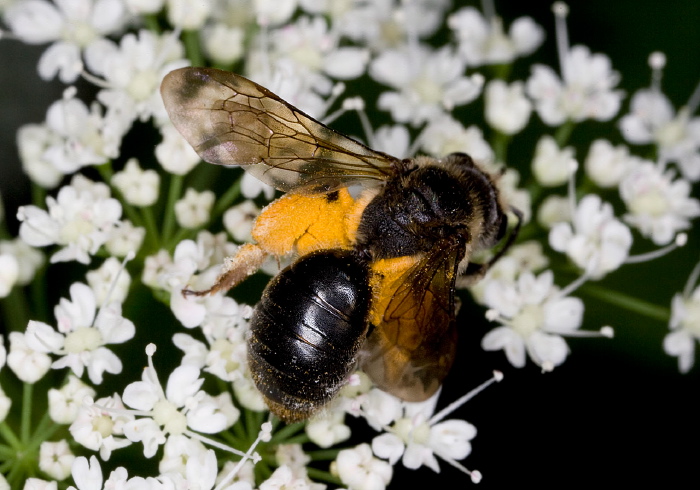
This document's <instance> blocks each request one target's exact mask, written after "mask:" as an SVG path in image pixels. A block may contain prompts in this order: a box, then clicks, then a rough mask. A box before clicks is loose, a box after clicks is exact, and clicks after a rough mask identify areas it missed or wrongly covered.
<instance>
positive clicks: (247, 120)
mask: <svg viewBox="0 0 700 490" xmlns="http://www.w3.org/2000/svg"><path fill="white" fill-rule="evenodd" d="M161 92H162V95H163V100H164V102H165V106H166V109H167V110H168V113H169V115H170V118H171V120H172V121H173V123H174V125H175V127H176V128H178V130H179V131H180V132H181V133H182V134H183V136H184V137H185V138H186V139H187V140H188V142H189V143H190V144H191V145H192V146H193V147H194V149H195V150H196V151H197V152H198V153H199V155H200V156H201V157H202V158H203V159H204V160H205V161H208V162H210V163H215V164H221V165H240V166H242V167H243V168H244V169H246V171H248V172H250V173H251V174H253V175H255V176H256V177H258V178H259V179H261V180H262V181H264V182H266V183H268V184H270V185H273V186H275V187H276V188H277V189H279V190H282V191H285V192H287V194H285V195H284V196H282V197H281V198H280V199H278V200H277V201H275V202H273V203H272V204H270V205H269V206H268V207H267V208H265V210H264V211H263V212H262V213H261V214H260V216H259V217H258V219H257V221H256V224H255V227H254V229H253V233H252V235H253V238H254V240H255V243H254V244H248V245H246V246H244V247H242V248H241V251H240V252H239V253H238V255H237V256H236V257H234V258H233V259H232V260H231V261H229V262H228V266H227V268H226V269H225V270H224V271H223V273H222V275H221V276H220V277H219V279H218V280H217V283H216V284H215V285H214V286H213V287H212V288H210V289H208V290H206V291H198V292H191V291H188V293H190V294H199V295H201V294H210V293H213V292H216V291H225V290H228V289H229V288H230V287H232V286H234V285H235V284H237V283H238V282H240V281H241V280H242V279H244V278H245V277H246V276H247V275H248V274H251V273H253V272H254V271H255V270H257V268H258V267H259V266H260V264H261V263H262V261H263V259H264V258H265V257H266V256H267V255H276V256H280V255H285V254H288V253H296V254H297V255H298V257H299V258H298V259H297V261H296V262H295V263H293V264H292V265H291V267H289V268H287V269H285V270H284V271H282V272H281V273H280V274H279V275H278V276H277V277H276V278H275V279H274V280H273V281H272V282H271V283H270V284H269V285H268V286H267V288H266V290H265V291H264V293H263V296H262V299H261V301H260V303H259V304H258V306H257V307H256V310H255V314H254V317H253V319H252V323H251V330H252V334H251V337H250V341H249V345H248V348H249V365H250V369H251V373H252V375H253V379H254V381H255V383H256V385H257V387H258V389H260V390H261V392H262V393H263V395H264V396H265V398H266V400H267V402H268V405H269V406H270V408H271V410H272V411H273V412H274V413H276V414H277V415H279V416H280V417H281V418H283V419H284V420H287V421H293V420H300V419H303V418H306V417H308V416H310V415H312V414H313V413H315V412H316V411H317V410H319V409H320V408H321V407H323V406H324V405H325V404H326V403H328V402H329V401H330V400H331V399H332V398H333V397H334V396H335V394H336V393H337V392H338V390H339V389H340V387H341V386H342V385H343V383H344V382H345V380H346V379H347V377H348V375H349V374H350V373H351V372H352V370H353V369H355V368H356V367H357V365H359V366H360V368H361V369H362V370H364V371H365V372H366V373H367V374H368V375H369V376H370V378H371V379H372V381H373V382H374V383H375V384H376V385H377V386H379V387H380V388H381V389H383V390H385V391H387V392H389V393H392V394H394V395H396V396H399V397H400V398H403V399H404V400H410V401H420V400H425V399H426V398H428V397H430V396H431V395H432V394H433V393H435V391H436V390H437V389H438V387H439V386H440V384H441V383H442V381H443V379H444V377H445V376H446V375H447V373H448V372H449V369H450V367H451V365H452V362H453V360H454V356H455V346H456V335H457V332H456V327H455V304H454V290H455V281H456V279H457V276H458V275H459V273H460V271H461V267H460V264H464V263H465V262H469V257H470V256H471V254H472V253H473V252H474V251H475V250H478V249H481V248H487V247H491V246H493V245H495V244H496V243H497V242H498V241H500V240H501V239H502V238H503V236H504V234H505V229H506V225H507V219H506V217H505V212H504V207H503V204H502V203H501V201H500V198H499V194H498V188H497V186H496V183H495V181H494V180H493V179H492V178H491V177H490V176H489V175H488V174H487V173H486V172H484V171H483V170H482V169H480V168H479V166H478V165H477V164H476V163H475V162H474V161H473V160H472V159H471V158H470V157H469V156H468V155H466V154H463V153H455V154H452V155H449V156H447V157H445V158H443V159H441V160H435V159H431V158H426V157H418V158H416V159H410V160H399V159H397V158H395V157H392V156H390V155H386V154H384V153H381V152H377V151H374V150H371V149H370V148H367V147H366V146H364V145H362V144H361V143H358V142H357V141H355V140H352V139H350V138H348V137H346V136H343V135H341V134H339V133H336V132H335V131H333V130H332V129H329V128H327V127H326V126H324V125H322V124H321V123H319V122H317V121H315V120H313V119H312V118H310V117H309V116H307V115H306V114H304V113H303V112H301V111H299V110H298V109H296V108H294V107H292V106H290V105H289V104H287V103H286V102H284V101H283V100H281V99H279V98H278V97H277V96H275V95H274V94H272V93H271V92H269V91H268V90H266V89H265V88H263V87H260V86H259V85H257V84H255V83H254V82H251V81H250V80H247V79H245V78H243V77H241V76H238V75H234V74H232V73H227V72H222V71H219V70H214V69H209V68H183V69H180V70H176V71H174V72H171V73H170V74H168V75H167V76H166V77H165V79H164V81H163V85H162V87H161ZM356 185H360V186H362V188H363V189H364V191H362V192H361V193H360V194H359V195H358V196H355V197H353V196H352V195H351V194H350V192H349V190H348V188H349V187H350V186H356ZM516 233H517V227H516V228H515V231H514V232H513V233H511V235H510V237H509V238H508V240H507V241H506V243H505V245H504V246H503V247H502V248H501V250H500V251H499V253H498V254H496V256H495V257H494V259H492V260H491V261H490V262H487V263H486V264H473V263H469V264H468V266H467V267H466V268H465V270H464V271H463V273H464V274H465V275H466V276H467V277H468V278H473V279H474V280H476V279H478V278H479V277H481V276H483V274H484V272H485V271H486V269H488V267H489V266H490V265H491V264H492V263H493V261H494V260H496V259H497V258H498V257H500V255H501V254H502V253H503V252H504V251H505V249H507V247H508V246H509V245H510V244H511V243H512V242H513V240H514V238H515V235H516Z"/></svg>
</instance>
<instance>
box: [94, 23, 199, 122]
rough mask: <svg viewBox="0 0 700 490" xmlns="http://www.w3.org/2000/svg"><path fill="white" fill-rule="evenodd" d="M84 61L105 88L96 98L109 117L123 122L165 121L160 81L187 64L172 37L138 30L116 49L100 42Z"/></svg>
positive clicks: (178, 45)
mask: <svg viewBox="0 0 700 490" xmlns="http://www.w3.org/2000/svg"><path fill="white" fill-rule="evenodd" d="M85 58H86V63H87V65H88V66H89V67H90V69H91V70H92V71H93V72H94V73H95V74H97V75H100V76H102V77H104V79H105V84H106V85H107V86H108V88H103V89H102V90H100V92H99V93H98V94H97V98H98V100H99V101H100V102H102V103H103V104H104V105H105V106H106V107H108V108H109V110H110V111H111V113H112V114H119V115H120V118H122V119H123V120H125V121H133V120H134V119H137V118H138V119H140V120H141V121H145V120H147V119H148V118H149V117H151V116H153V117H155V119H156V121H166V120H167V114H166V112H165V107H164V106H163V101H162V99H161V97H160V92H159V90H158V89H159V87H160V82H161V81H162V80H163V77H164V76H165V74H166V73H168V72H170V71H172V70H174V69H176V68H181V67H183V66H186V65H187V61H186V60H185V59H184V58H183V48H182V45H181V44H180V42H179V41H178V40H177V38H175V37H174V36H173V35H172V34H170V33H166V34H163V35H161V36H158V35H157V34H154V33H153V32H151V31H147V30H144V29H142V30H140V31H139V32H138V34H131V33H129V34H126V35H125V36H124V37H122V38H121V41H120V44H119V46H117V45H116V44H115V43H113V42H112V41H108V40H106V39H103V40H101V41H99V42H96V43H95V44H93V45H92V46H90V47H89V48H88V49H87V50H86V53H85Z"/></svg>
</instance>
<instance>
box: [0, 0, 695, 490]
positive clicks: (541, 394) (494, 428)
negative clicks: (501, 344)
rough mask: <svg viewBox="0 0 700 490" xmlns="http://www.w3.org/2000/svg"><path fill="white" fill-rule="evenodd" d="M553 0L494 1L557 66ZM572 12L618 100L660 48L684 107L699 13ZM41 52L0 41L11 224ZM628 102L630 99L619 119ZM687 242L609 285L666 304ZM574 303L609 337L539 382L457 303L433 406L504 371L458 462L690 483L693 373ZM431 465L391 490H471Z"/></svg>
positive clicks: (689, 9) (677, 282)
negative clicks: (422, 488)
mask: <svg viewBox="0 0 700 490" xmlns="http://www.w3.org/2000/svg"><path fill="white" fill-rule="evenodd" d="M550 4H551V3H550V2H542V1H529V2H506V1H500V2H498V1H497V2H496V10H497V12H498V13H499V14H500V15H501V16H502V17H503V18H504V19H505V24H506V26H508V25H510V22H511V21H512V20H513V19H515V18H517V17H519V16H521V15H530V16H532V17H534V18H535V19H536V20H537V21H538V23H540V25H542V26H543V27H544V28H545V29H546V31H547V40H546V41H545V45H544V46H543V47H542V48H540V51H539V52H538V53H537V54H536V59H537V60H538V61H542V62H545V63H547V64H550V65H552V66H554V67H555V68H556V69H557V70H558V64H557V62H556V52H555V43H554V34H553V19H552V14H551V10H550ZM569 5H570V10H571V14H570V16H569V37H570V41H571V44H572V45H573V44H585V45H587V46H588V47H589V48H590V49H591V51H592V52H602V53H605V54H607V55H608V56H609V57H610V58H611V59H612V63H613V66H614V68H615V69H616V70H618V71H619V72H620V73H621V75H622V81H621V83H620V87H622V88H624V89H625V90H626V91H627V93H628V95H631V94H632V93H633V92H634V91H636V90H637V89H639V88H642V87H646V86H647V85H648V84H649V79H650V72H649V68H648V65H647V57H648V55H649V53H651V52H652V51H655V50H660V51H662V52H664V53H665V54H666V56H667V59H668V63H667V67H666V70H665V72H664V79H663V87H664V91H665V93H666V94H668V96H669V97H670V98H671V100H672V101H673V103H674V105H675V106H676V107H678V106H680V105H682V104H684V103H685V102H687V100H688V98H689V97H690V94H691V93H692V92H693V90H694V89H695V86H696V85H697V83H698V81H700V30H699V29H698V25H699V23H700V3H698V2H696V1H695V0H687V1H673V0H671V1H668V2H664V3H663V4H662V3H661V2H657V1H654V0H644V1H631V0H623V1H603V0H590V1H586V2H570V4H569ZM44 49H45V48H44V47H43V46H39V47H36V46H25V45H23V44H20V43H18V42H16V41H12V40H4V39H3V40H2V41H0V66H2V67H4V68H3V69H2V70H0V88H1V89H2V90H0V104H1V105H0V107H2V110H0V125H1V130H0V158H1V160H0V165H1V166H2V167H1V168H2V173H1V177H0V188H1V191H2V197H3V200H4V203H5V207H6V213H7V214H9V215H13V214H14V212H15V211H14V210H15V209H16V206H17V205H19V204H24V203H27V202H29V200H30V198H29V185H28V183H27V180H26V179H25V178H24V176H23V175H22V174H21V172H20V170H19V163H18V161H17V157H16V147H15V143H14V141H15V132H16V130H17V128H18V127H20V126H21V125H22V124H25V123H28V122H41V121H42V120H43V119H44V117H45V111H46V108H47V107H48V105H49V104H50V103H51V102H53V101H54V100H56V99H57V98H59V97H60V96H61V92H62V90H63V87H62V86H61V85H60V84H56V83H54V84H47V83H44V82H42V81H41V80H40V79H39V77H38V75H37V74H36V62H37V60H38V57H39V55H40V54H41V52H42V51H43V50H44ZM528 65H529V61H526V62H520V63H519V64H518V65H516V72H515V74H516V77H515V78H520V79H524V78H526V77H527V75H528V73H529V71H528V70H529V68H528ZM518 70H521V72H518ZM627 104H628V99H627V100H626V101H625V103H624V105H623V112H625V111H626V108H627ZM582 126H583V127H582V129H581V130H579V129H578V128H577V132H576V133H575V135H574V137H573V139H572V143H573V144H576V142H577V141H578V140H577V138H580V141H590V137H587V135H586V130H587V126H586V125H585V124H584V125H582ZM593 126H594V125H591V126H590V128H593ZM609 138H610V139H615V138H619V133H618V132H616V131H614V128H611V130H610V135H609ZM579 155H580V156H583V155H585V152H584V153H580V154H579ZM696 195H697V186H696ZM11 226H14V225H11ZM696 228H697V226H696ZM13 231H14V229H13ZM697 235H698V233H697V231H695V232H694V234H692V235H691V242H690V243H689V245H688V246H686V247H685V249H684V250H682V251H679V252H678V253H676V254H674V255H673V256H671V257H666V258H664V259H661V260H659V261H657V262H655V263H651V264H642V265H635V266H627V267H623V268H622V269H621V270H620V271H618V272H616V273H615V274H613V275H612V276H611V277H610V278H609V279H608V281H609V282H608V284H610V285H611V286H613V287H620V288H625V290H628V289H629V288H626V286H627V285H630V284H633V285H634V292H633V294H635V295H637V296H639V297H642V298H644V299H645V300H647V301H650V302H653V303H656V304H658V305H661V306H669V305H670V300H671V297H672V295H673V294H674V293H675V292H677V291H680V290H681V289H682V288H683V286H684V284H685V281H686V278H687V275H688V274H689V271H690V269H691V268H692V267H693V265H694V264H695V262H696V261H697V260H698V248H700V247H698V236H697ZM640 251H641V250H640ZM560 284H562V285H564V284H566V281H561V282H560ZM581 297H582V298H583V299H584V300H585V303H586V313H585V318H586V325H587V327H588V328H597V327H598V326H601V325H603V324H611V325H613V326H614V327H615V329H616V338H615V339H612V340H607V339H573V340H571V341H570V342H569V343H570V346H571V350H572V354H571V355H570V357H569V359H567V361H566V362H565V363H564V365H563V366H561V367H558V368H557V369H555V371H554V372H553V373H548V374H541V373H540V372H539V370H538V369H537V368H536V367H535V366H534V365H533V364H532V363H529V364H528V365H527V366H526V367H525V368H523V369H520V370H518V369H514V368H512V367H511V366H510V365H509V364H508V363H507V361H506V360H505V356H504V355H503V354H502V353H501V352H497V353H485V352H482V351H481V349H480V347H479V343H480V340H481V338H482V337H483V335H484V333H485V332H486V331H488V329H489V328H490V326H489V325H487V324H486V323H485V322H484V321H483V320H481V318H482V317H483V312H482V311H481V310H480V309H478V308H475V307H473V306H471V305H469V304H465V305H464V307H463V309H462V311H461V313H460V317H459V319H460V322H461V323H462V324H463V325H464V327H463V329H462V335H461V339H460V353H461V354H460V356H459V359H458V362H457V365H456V366H455V369H454V371H453V373H452V374H451V376H450V377H449V378H448V380H447V382H446V384H445V389H444V394H443V397H442V403H443V404H446V403H448V402H449V401H452V400H453V399H455V398H457V397H458V396H460V395H461V394H463V393H465V392H466V391H468V390H470V389H472V388H473V387H475V386H477V385H478V384H479V383H481V382H482V381H484V380H485V379H486V378H487V377H488V376H489V375H490V372H491V370H493V369H500V370H502V371H503V372H504V373H505V379H504V381H503V382H501V383H500V384H498V385H495V386H493V387H491V388H489V389H488V390H487V391H486V392H484V393H482V394H480V395H479V396H477V398H476V399H474V400H472V401H470V402H469V403H468V405H466V406H465V407H463V408H462V409H460V411H459V412H458V413H457V414H456V416H457V417H459V418H464V419H466V420H468V421H470V422H471V423H473V424H475V425H476V427H477V429H478V435H477V437H476V438H475V439H474V440H473V441H472V442H473V453H472V455H470V456H469V457H468V458H467V459H466V460H465V462H464V464H465V465H466V466H467V467H469V468H475V469H479V470H480V471H481V472H482V473H483V474H484V479H483V481H482V483H481V484H480V486H479V488H505V487H511V486H514V485H522V486H525V485H533V486H536V487H539V488H562V487H563V488H566V487H569V486H570V485H571V484H572V483H578V484H584V485H585V484H588V485H609V484H624V485H634V484H640V483H645V484H647V486H651V485H653V484H663V487H664V488H678V487H682V486H687V485H688V484H689V482H695V481H697V476H696V474H697V473H696V472H697V461H698V456H700V451H699V449H698V444H699V442H700V422H699V421H698V408H699V407H698V400H699V399H700V397H699V396H698V394H699V388H700V384H699V383H700V375H699V374H698V373H700V366H696V367H695V369H693V370H692V371H691V373H689V374H687V375H680V374H679V373H678V371H677V364H676V360H675V358H671V357H669V356H666V355H665V354H664V353H663V349H662V340H663V337H664V336H665V335H666V333H667V331H668V329H667V326H666V325H665V324H663V323H661V322H658V321H655V320H649V319H647V318H644V317H641V316H637V315H634V314H631V313H628V312H625V311H623V310H612V313H611V309H610V308H609V307H607V306H606V305H603V304H601V303H598V302H596V301H595V300H593V299H591V298H589V297H586V296H584V295H581ZM603 309H604V310H603ZM603 311H604V314H603ZM611 315H612V316H611ZM441 466H442V468H443V473H442V474H441V477H442V478H440V479H439V480H437V479H436V476H435V474H434V473H433V472H432V471H430V470H427V469H425V468H423V469H421V470H419V471H417V472H411V471H406V470H403V469H401V465H400V464H399V465H397V475H396V477H395V481H394V488H401V485H403V484H405V483H411V484H414V485H424V484H430V483H433V484H435V483H437V484H439V485H441V486H442V485H445V484H447V482H448V481H450V480H448V479H447V478H448V477H449V478H456V479H457V481H458V482H459V483H458V486H459V487H465V486H469V485H471V483H469V482H468V479H467V478H466V477H464V476H462V475H461V474H460V473H458V472H457V471H456V470H454V469H453V468H451V467H449V466H448V465H447V464H444V463H442V464H441ZM438 482H439V483H438Z"/></svg>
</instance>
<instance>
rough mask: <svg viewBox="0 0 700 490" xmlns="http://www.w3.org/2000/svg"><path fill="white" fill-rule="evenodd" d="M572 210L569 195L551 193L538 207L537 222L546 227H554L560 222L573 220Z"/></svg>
mask: <svg viewBox="0 0 700 490" xmlns="http://www.w3.org/2000/svg"><path fill="white" fill-rule="evenodd" d="M571 212H572V209H571V206H570V204H569V198H568V197H567V196H557V195H555V194H550V195H549V196H547V197H545V198H544V199H543V200H542V203H541V204H540V205H539V207H538V208H537V222H538V223H539V224H541V225H542V226H543V227H545V228H552V227H553V226H554V225H556V224H558V223H563V222H565V221H571Z"/></svg>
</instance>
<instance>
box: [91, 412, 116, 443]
mask: <svg viewBox="0 0 700 490" xmlns="http://www.w3.org/2000/svg"><path fill="white" fill-rule="evenodd" d="M113 427H114V421H112V419H111V418H110V417H108V416H106V415H100V416H99V417H96V418H95V419H93V420H92V429H93V430H94V431H95V432H97V433H99V434H100V435H101V436H102V437H103V438H104V437H109V436H111V435H112V428H113Z"/></svg>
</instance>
